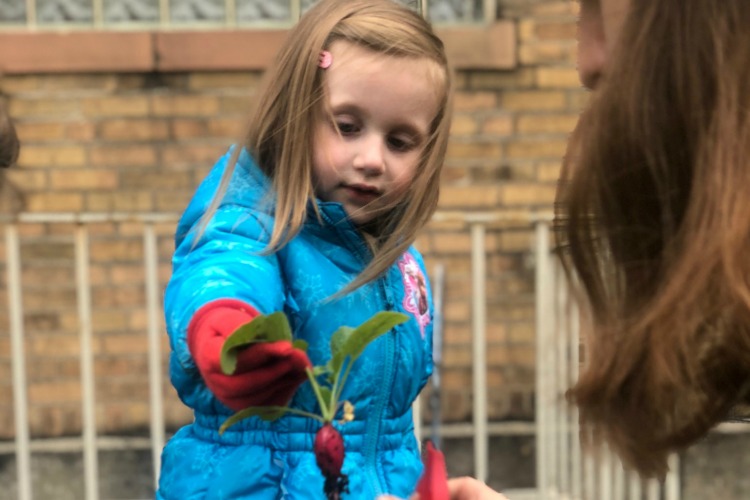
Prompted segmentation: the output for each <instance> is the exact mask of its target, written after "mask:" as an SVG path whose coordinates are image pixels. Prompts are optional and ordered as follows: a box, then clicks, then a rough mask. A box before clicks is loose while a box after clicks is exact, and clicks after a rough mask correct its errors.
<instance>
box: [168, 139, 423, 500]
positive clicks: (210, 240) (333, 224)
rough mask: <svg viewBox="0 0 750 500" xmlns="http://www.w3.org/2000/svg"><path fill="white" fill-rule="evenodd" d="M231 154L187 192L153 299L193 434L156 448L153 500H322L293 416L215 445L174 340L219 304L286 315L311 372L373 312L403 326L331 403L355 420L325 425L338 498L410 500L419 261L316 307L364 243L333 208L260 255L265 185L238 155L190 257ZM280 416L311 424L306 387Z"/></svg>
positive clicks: (419, 371)
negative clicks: (162, 317) (336, 455)
mask: <svg viewBox="0 0 750 500" xmlns="http://www.w3.org/2000/svg"><path fill="white" fill-rule="evenodd" d="M229 154H230V153H227V154H226V155H225V156H224V157H222V158H221V159H220V160H219V162H218V163H217V164H216V166H215V167H214V168H213V170H212V171H211V172H210V174H209V175H208V177H207V178H206V180H205V181H204V182H203V183H202V184H201V186H200V187H199V188H198V191H197V193H196V195H195V197H194V198H193V200H192V201H191V203H190V204H189V206H188V208H187V210H186V211H185V213H184V214H183V216H182V219H181V220H180V222H179V225H178V228H177V235H176V251H175V254H174V257H173V268H174V269H173V275H172V278H171V280H170V282H169V285H168V287H167V291H166V298H165V314H166V321H167V329H168V332H169V336H170V341H171V348H172V353H171V358H170V376H171V380H172V383H173V385H174V387H175V388H176V390H177V393H178V394H179V396H180V398H181V399H182V401H183V402H184V403H185V404H186V405H188V406H189V407H190V408H192V409H193V410H194V412H195V420H194V422H193V423H191V424H189V425H187V426H185V427H183V428H181V429H180V430H179V431H178V432H177V433H176V434H175V435H174V436H173V437H172V438H171V439H170V440H169V442H168V443H167V445H166V446H165V448H164V452H163V454H162V472H161V478H160V481H159V490H158V491H157V494H156V497H157V498H158V499H169V500H188V499H238V498H243V499H244V498H258V499H276V498H295V499H296V498H301V499H305V498H310V499H323V498H324V495H323V477H322V475H321V473H320V471H319V470H318V467H317V465H316V463H315V457H314V455H313V452H312V449H313V439H314V436H315V432H316V431H317V430H318V428H319V427H320V424H319V422H318V421H316V420H313V419H310V418H305V417H298V416H291V415H288V416H285V417H282V418H281V419H279V420H277V421H275V422H265V421H262V420H260V419H258V418H250V419H245V420H243V421H241V422H240V423H238V424H235V425H234V426H232V427H230V428H229V429H228V430H227V431H226V432H225V433H224V434H223V435H221V436H220V435H219V433H218V429H219V426H220V425H221V424H222V423H223V422H224V420H226V418H227V417H229V416H230V415H231V414H232V411H231V410H230V409H228V408H227V407H225V406H224V405H223V404H222V403H220V402H219V401H218V400H217V399H216V398H215V397H214V396H213V394H212V393H211V392H210V391H209V389H208V388H207V387H206V385H205V384H204V382H203V380H202V378H201V375H200V373H199V372H198V370H197V368H196V366H195V363H194V361H193V359H192V357H191V355H190V352H189V350H188V347H187V342H186V331H187V326H188V323H189V322H190V319H191V318H192V316H193V314H194V313H195V312H196V311H197V310H198V309H199V308H200V307H201V306H203V305H205V304H207V303H209V302H212V301H214V300H217V299H223V298H231V299H238V300H241V301H243V302H246V303H248V304H250V305H251V306H253V307H255V308H256V309H257V310H258V311H259V312H261V313H263V314H269V313H272V312H274V311H284V312H285V313H286V315H287V317H288V318H289V320H290V323H291V325H292V329H293V332H294V336H295V338H300V339H304V340H305V341H307V342H308V344H309V350H308V355H309V357H310V359H311V361H312V363H313V364H314V365H321V364H324V363H325V362H326V361H327V360H328V359H329V358H330V347H329V341H330V336H331V334H332V333H333V332H334V331H335V330H336V329H338V327H340V326H342V325H346V326H351V327H356V326H358V325H360V324H361V323H363V322H364V321H365V320H367V319H368V318H370V317H371V316H372V315H373V314H375V313H376V312H378V311H381V310H393V311H401V312H404V313H406V314H408V315H409V317H410V319H409V321H407V322H406V323H403V324H401V325H398V326H397V327H395V328H394V329H393V330H392V331H391V332H389V333H387V334H385V335H383V336H382V337H380V338H379V339H377V340H376V341H375V342H373V343H372V344H370V345H369V346H368V347H367V349H366V350H365V351H364V353H363V355H362V356H361V357H360V358H359V359H358V360H357V362H356V363H355V365H354V367H353V369H352V371H351V373H350V375H349V378H348V379H347V384H346V388H345V389H344V393H343V395H342V400H349V401H351V402H352V403H353V404H354V406H355V420H354V421H353V422H350V423H347V424H345V425H338V424H337V427H338V428H339V430H340V431H341V432H342V434H343V437H344V442H345V448H346V457H345V460H344V466H343V473H345V474H348V476H349V481H350V483H349V484H350V491H351V494H350V495H349V496H348V498H357V499H361V498H364V499H372V498H375V497H376V496H377V495H379V494H381V493H390V494H393V495H397V496H399V497H401V498H406V497H408V496H409V494H410V493H411V492H412V491H414V488H415V485H416V482H417V480H418V479H419V476H420V474H421V471H422V465H421V461H420V457H419V452H418V446H417V442H416V439H415V437H414V432H413V431H414V428H413V422H412V412H411V405H412V403H413V402H414V400H415V398H416V397H417V394H418V393H419V391H420V390H421V389H422V387H423V386H424V384H425V382H426V381H427V378H428V377H429V375H430V373H431V371H432V353H431V349H432V340H431V338H432V324H431V322H430V318H431V316H432V303H431V299H430V297H431V294H430V292H429V284H428V282H427V280H426V272H425V269H424V263H423V261H422V258H421V256H420V255H419V254H418V253H417V251H416V250H414V249H410V250H409V251H408V252H406V253H405V254H404V255H403V256H402V257H401V258H400V259H399V261H398V262H396V263H395V264H394V265H392V266H391V267H390V268H389V269H388V270H387V272H386V273H384V275H383V276H381V277H380V278H378V279H377V280H375V281H373V282H371V283H369V284H368V285H366V286H364V287H362V288H360V289H358V290H356V291H354V292H352V293H350V294H349V295H346V296H344V297H343V298H341V299H339V300H334V301H326V300H325V299H327V298H329V297H330V296H331V295H333V294H334V293H336V292H337V291H339V290H340V289H341V288H342V287H343V286H345V285H346V284H347V283H348V282H350V281H351V280H352V279H353V278H354V277H356V276H357V274H358V273H360V272H361V271H362V269H364V267H365V265H366V264H367V263H368V262H369V260H370V258H371V256H370V252H369V250H368V247H367V246H366V244H365V241H364V240H363V238H362V236H361V234H360V233H359V232H358V231H357V229H356V228H355V227H354V226H353V225H352V224H351V222H350V221H349V220H348V219H347V217H346V214H345V212H344V210H343V208H342V206H341V205H340V204H338V203H326V202H318V206H319V209H320V212H321V215H322V223H321V222H319V221H318V219H317V218H316V217H314V216H311V217H310V218H309V220H308V222H307V223H305V225H304V227H303V229H302V230H301V232H300V233H299V234H298V235H297V236H296V237H295V238H294V239H293V240H292V241H291V242H289V243H288V244H287V245H286V246H285V247H284V248H282V249H281V250H280V251H278V252H276V253H274V254H271V255H264V254H261V253H259V252H260V251H261V250H263V249H264V247H265V245H266V243H267V241H268V237H269V234H270V231H271V228H272V226H273V218H272V216H271V215H269V213H267V211H264V210H263V209H262V208H261V207H264V206H267V203H265V202H264V201H267V200H268V193H270V192H271V183H270V180H269V179H268V178H267V177H266V176H265V175H264V174H263V173H262V172H261V170H260V169H259V168H258V167H257V165H256V164H255V163H254V161H253V159H252V158H251V157H250V155H249V154H247V152H245V151H243V152H242V154H241V155H240V159H239V161H238V163H237V167H236V169H235V172H234V174H233V177H232V180H231V183H230V186H229V189H228V191H227V194H226V196H225V198H224V199H223V201H222V203H221V205H220V207H219V209H218V211H217V213H216V215H215V216H214V217H213V218H212V220H211V222H210V224H209V225H208V226H207V228H206V230H205V236H204V237H203V238H202V239H201V240H200V242H199V243H198V244H197V245H196V244H195V242H194V238H193V236H194V234H195V233H194V230H195V229H196V228H197V226H198V223H199V221H200V218H201V216H202V214H203V213H204V211H205V210H206V208H207V206H208V204H209V202H210V200H211V198H212V196H213V195H214V193H215V192H216V188H217V186H218V183H219V180H220V178H221V175H222V172H223V171H224V168H225V166H226V164H227V161H228V158H229ZM291 406H293V407H295V408H300V409H303V410H306V411H310V412H318V408H317V402H316V399H315V396H314V394H313V392H312V390H311V387H310V384H309V383H304V384H303V385H302V386H301V387H300V389H299V390H298V391H297V393H296V394H295V396H294V398H293V399H292V402H291Z"/></svg>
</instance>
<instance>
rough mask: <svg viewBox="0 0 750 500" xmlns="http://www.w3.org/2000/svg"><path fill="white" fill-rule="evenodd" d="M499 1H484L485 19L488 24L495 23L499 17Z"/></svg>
mask: <svg viewBox="0 0 750 500" xmlns="http://www.w3.org/2000/svg"><path fill="white" fill-rule="evenodd" d="M496 10H497V0H484V12H483V13H482V14H483V19H484V22H486V23H487V24H491V23H494V22H495V18H496V16H497V13H496Z"/></svg>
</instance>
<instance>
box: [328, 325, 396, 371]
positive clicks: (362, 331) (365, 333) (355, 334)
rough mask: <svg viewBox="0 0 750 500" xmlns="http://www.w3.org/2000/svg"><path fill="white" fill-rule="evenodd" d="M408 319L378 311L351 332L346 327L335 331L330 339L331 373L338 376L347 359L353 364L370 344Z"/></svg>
mask: <svg viewBox="0 0 750 500" xmlns="http://www.w3.org/2000/svg"><path fill="white" fill-rule="evenodd" d="M408 319H409V317H408V316H407V315H406V314H402V313H397V312H393V311H380V312H379V313H377V314H375V315H374V316H373V317H371V318H370V319H368V320H367V321H365V322H364V323H362V324H361V325H359V326H358V327H357V328H355V329H353V330H352V329H351V328H348V327H341V328H339V329H338V330H336V333H334V334H333V337H331V354H332V355H333V357H332V358H331V361H330V362H329V364H330V369H331V372H333V373H334V374H338V372H339V371H340V370H341V366H342V365H343V364H344V360H345V359H346V358H347V357H350V358H351V359H350V363H354V361H355V360H356V359H357V358H358V357H359V356H360V355H361V354H362V352H363V351H364V350H365V348H366V347H367V346H368V345H369V344H370V342H372V341H373V340H375V339H376V338H378V337H380V336H381V335H383V334H384V333H388V332H389V331H390V330H391V329H392V328H393V327H394V326H396V325H400V324H401V323H404V322H405V321H407V320H408Z"/></svg>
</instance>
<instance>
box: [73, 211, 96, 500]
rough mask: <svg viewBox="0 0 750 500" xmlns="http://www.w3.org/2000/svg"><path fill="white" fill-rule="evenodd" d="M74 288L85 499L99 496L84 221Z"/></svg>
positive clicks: (79, 229) (77, 242)
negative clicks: (78, 353) (79, 351)
mask: <svg viewBox="0 0 750 500" xmlns="http://www.w3.org/2000/svg"><path fill="white" fill-rule="evenodd" d="M75 250H76V289H77V296H78V320H79V322H80V329H81V332H80V335H81V386H82V393H83V409H82V410H83V414H82V420H83V465H84V469H83V470H84V485H85V492H86V499H87V500H95V499H97V498H98V497H99V486H98V461H97V449H96V413H95V403H94V352H93V345H92V344H93V339H92V337H93V333H92V325H91V282H90V280H89V263H90V260H89V234H88V228H87V227H86V226H85V225H84V224H79V225H78V227H76V236H75Z"/></svg>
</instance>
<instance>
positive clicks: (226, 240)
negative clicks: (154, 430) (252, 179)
mask: <svg viewBox="0 0 750 500" xmlns="http://www.w3.org/2000/svg"><path fill="white" fill-rule="evenodd" d="M225 163H226V157H225V158H222V160H220V162H219V164H218V165H217V167H216V168H214V170H213V171H212V172H211V173H210V174H209V176H208V178H207V179H206V181H205V182H204V183H203V184H202V185H201V187H199V189H198V191H197V193H196V195H195V197H194V198H193V200H192V201H191V203H190V205H189V206H188V208H187V210H186V211H185V214H184V215H183V217H182V219H181V221H180V223H179V225H178V229H177V237H176V248H175V253H174V256H173V259H172V264H173V270H172V277H171V279H170V281H169V283H168V285H167V289H166V294H165V299H164V313H165V318H166V322H167V331H168V333H169V337H170V344H171V348H172V351H173V359H176V360H177V362H179V364H180V365H181V366H182V368H183V370H185V371H186V372H192V371H195V370H197V368H196V367H195V363H194V361H193V359H192V357H191V355H190V351H189V349H188V346H187V328H188V325H189V323H190V320H191V319H192V318H193V315H194V314H195V312H196V311H197V310H198V309H200V308H201V307H202V306H204V305H206V304H208V303H209V302H213V301H215V300H219V299H235V300H239V301H242V302H244V303H246V304H248V305H250V306H251V307H253V308H255V309H256V310H257V311H258V312H260V313H261V314H268V313H270V312H273V311H278V310H282V309H283V305H284V287H283V284H282V279H281V272H280V268H279V264H278V259H277V257H276V255H275V254H266V253H263V251H264V250H265V248H266V245H267V243H268V239H269V237H270V231H271V230H272V227H273V219H272V218H271V217H270V216H269V215H268V214H266V213H263V212H261V211H259V210H257V209H254V208H253V207H252V205H251V203H250V202H247V203H237V196H227V197H225V200H227V199H229V200H230V201H229V202H228V203H226V204H222V205H220V207H219V209H218V210H217V211H216V213H215V214H214V215H213V217H212V218H211V220H210V221H209V223H208V224H207V225H206V226H205V230H204V231H203V233H202V234H201V235H200V239H198V240H197V237H198V236H199V235H198V232H199V231H200V226H201V218H202V216H203V213H204V212H205V210H206V206H207V205H208V203H209V201H210V199H211V197H212V196H213V194H214V193H215V188H216V186H217V185H218V179H219V178H220V177H221V173H222V171H223V166H224V164H225ZM238 175H240V174H238ZM235 177H237V176H233V181H232V183H233V184H235V185H234V186H232V189H233V190H235V192H236V190H237V189H236V188H237V186H236V184H237V183H235V182H234V178H235ZM242 187H245V186H242ZM243 190H244V189H241V190H240V191H243Z"/></svg>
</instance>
